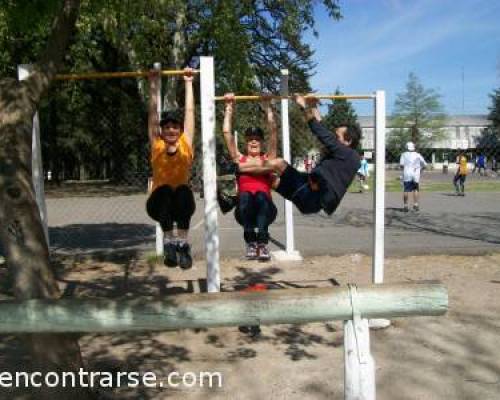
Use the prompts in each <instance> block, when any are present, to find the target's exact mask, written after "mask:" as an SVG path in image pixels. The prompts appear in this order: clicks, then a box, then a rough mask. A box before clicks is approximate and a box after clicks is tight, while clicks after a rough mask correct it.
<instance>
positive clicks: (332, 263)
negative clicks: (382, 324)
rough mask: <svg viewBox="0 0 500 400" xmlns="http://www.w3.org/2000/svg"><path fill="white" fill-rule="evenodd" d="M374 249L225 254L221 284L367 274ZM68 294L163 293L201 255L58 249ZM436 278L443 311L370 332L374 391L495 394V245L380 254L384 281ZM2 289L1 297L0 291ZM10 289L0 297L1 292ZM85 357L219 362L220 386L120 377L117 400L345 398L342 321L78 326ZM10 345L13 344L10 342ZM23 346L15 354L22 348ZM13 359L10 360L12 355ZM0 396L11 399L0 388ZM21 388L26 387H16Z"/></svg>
mask: <svg viewBox="0 0 500 400" xmlns="http://www.w3.org/2000/svg"><path fill="white" fill-rule="evenodd" d="M370 263H371V259H370V258H369V257H365V256H362V255H357V254H354V255H349V256H343V257H338V258H334V257H314V258H310V259H308V260H306V261H304V262H303V263H300V264H289V265H282V264H276V263H274V262H271V263H269V264H262V263H258V262H247V261H244V260H239V259H225V260H222V262H221V264H222V271H221V272H222V274H221V275H222V277H223V290H237V289H238V288H239V287H240V286H241V285H244V284H246V283H248V282H251V281H259V282H273V284H272V286H273V287H276V288H283V289H287V288H294V287H316V286H317V287H325V286H333V285H336V284H340V285H345V284H346V283H357V284H359V285H363V284H368V283H369V282H370V280H371V267H370ZM59 268H60V270H61V274H62V276H63V281H62V282H61V284H62V285H63V288H64V289H65V293H66V295H70V296H99V297H109V298H116V297H122V296H136V295H170V294H176V293H182V292H198V291H200V288H201V289H203V285H204V280H203V278H204V275H205V266H204V263H202V262H197V263H196V264H195V266H194V268H193V269H192V270H190V271H181V270H178V269H167V268H166V267H164V266H163V265H154V264H148V263H147V262H145V261H136V260H127V261H124V262H119V263H110V262H106V261H100V262H99V261H97V260H95V259H94V260H84V259H81V260H75V261H72V262H69V263H68V262H67V260H62V261H61V263H60V266H59ZM419 280H441V281H442V282H443V283H444V284H445V285H446V286H447V287H448V290H449V312H448V313H447V315H445V316H442V317H420V318H411V319H410V318H406V319H395V320H393V323H392V326H391V327H390V328H388V329H386V330H380V331H373V332H372V334H371V344H372V354H373V356H374V358H375V362H376V381H377V397H378V398H379V399H387V400H392V399H394V400H396V399H398V400H400V399H482V400H486V399H499V398H500V346H499V343H500V340H499V333H500V318H499V315H500V302H499V301H498V289H499V288H500V254H493V255H487V256H479V257H464V256H455V257H453V256H425V257H423V256H422V257H407V258H389V259H387V260H386V267H385V281H386V282H414V281H419ZM2 297H4V296H2ZM4 298H5V297H4ZM1 343H2V344H1V353H0V354H1V356H0V370H12V368H13V365H12V362H13V360H16V362H15V364H16V365H17V366H19V365H22V358H20V357H22V354H17V353H16V351H17V350H19V349H20V346H19V344H18V343H17V342H16V340H15V339H14V338H12V337H3V338H2V341H1ZM80 345H81V348H82V352H83V355H84V359H85V361H86V363H87V364H88V365H89V367H90V368H91V369H93V370H97V371H129V372H130V371H139V372H146V371H152V372H154V373H156V375H157V376H158V377H166V376H167V375H168V374H169V373H170V372H171V371H179V372H180V373H184V372H188V371H189V372H195V373H198V372H199V371H210V372H220V373H221V374H222V376H223V382H222V387H221V388H212V389H208V388H199V387H194V388H182V389H181V388H166V387H163V388H162V389H152V388H122V389H117V390H114V391H112V390H106V391H105V392H104V394H106V395H108V396H111V398H117V399H118V398H119V399H167V398H168V399H181V398H182V399H245V400H247V399H256V400H262V399H332V398H333V399H342V398H343V348H342V347H343V332H342V324H341V323H340V322H332V323H316V324H308V325H301V326H290V325H275V326H264V327H263V328H262V335H261V336H260V337H258V338H250V337H248V336H246V335H245V334H242V333H240V332H238V330H237V329H236V328H217V329H207V330H197V331H193V330H184V331H179V332H162V333H142V334H133V335H132V334H113V335H85V336H83V337H82V338H81V340H80ZM16 349H17V350H16ZM19 353H22V352H21V351H20V350H19ZM9 364H10V365H9ZM0 398H2V399H4V398H5V399H7V398H9V399H12V398H16V392H15V391H9V392H7V391H0ZM17 398H22V397H17Z"/></svg>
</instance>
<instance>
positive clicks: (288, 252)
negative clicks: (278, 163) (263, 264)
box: [272, 69, 302, 261]
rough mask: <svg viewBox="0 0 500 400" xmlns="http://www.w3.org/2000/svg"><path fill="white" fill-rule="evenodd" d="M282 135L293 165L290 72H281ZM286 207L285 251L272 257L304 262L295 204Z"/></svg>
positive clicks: (288, 156) (285, 70)
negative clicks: (296, 229) (297, 243)
mask: <svg viewBox="0 0 500 400" xmlns="http://www.w3.org/2000/svg"><path fill="white" fill-rule="evenodd" d="M281 96H283V98H282V99H281V134H282V145H283V159H284V160H285V161H286V162H288V163H289V164H291V163H292V157H291V154H290V121H289V115H288V99H287V98H286V96H288V70H287V69H282V70H281ZM284 205H285V243H286V245H285V250H284V251H282V250H280V251H273V252H272V255H273V257H274V258H275V259H276V260H279V261H302V256H301V255H300V253H299V252H298V251H296V250H295V237H294V226H293V204H292V202H290V201H288V200H284Z"/></svg>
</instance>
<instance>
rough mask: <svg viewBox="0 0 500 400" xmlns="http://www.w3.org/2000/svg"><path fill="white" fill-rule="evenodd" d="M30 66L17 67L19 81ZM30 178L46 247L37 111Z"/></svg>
mask: <svg viewBox="0 0 500 400" xmlns="http://www.w3.org/2000/svg"><path fill="white" fill-rule="evenodd" d="M30 72H31V66H30V65H28V64H20V65H18V66H17V76H18V78H19V80H20V81H23V80H25V79H27V78H28V77H29V76H30ZM31 176H32V180H33V187H34V189H35V197H36V203H37V204H38V210H39V212H40V219H41V220H42V225H43V232H44V234H45V240H46V241H47V246H50V241H49V227H48V217H47V206H46V204H45V189H44V174H43V162H42V146H41V144H40V120H39V118H38V111H37V112H36V113H35V115H34V116H33V138H32V143H31Z"/></svg>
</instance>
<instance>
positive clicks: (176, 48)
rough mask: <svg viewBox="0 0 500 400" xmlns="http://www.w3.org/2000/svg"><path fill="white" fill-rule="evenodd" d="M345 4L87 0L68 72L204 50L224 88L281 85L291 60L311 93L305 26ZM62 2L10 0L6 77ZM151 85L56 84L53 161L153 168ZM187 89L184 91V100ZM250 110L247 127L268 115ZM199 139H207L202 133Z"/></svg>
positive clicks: (54, 166) (4, 29) (68, 169)
mask: <svg viewBox="0 0 500 400" xmlns="http://www.w3.org/2000/svg"><path fill="white" fill-rule="evenodd" d="M338 3H339V1H338V0H322V1H318V0H284V1H275V2H272V1H267V0H238V1H237V0H214V1H204V0H142V1H133V0H105V1H98V0H81V10H80V17H79V20H78V22H77V26H76V28H77V30H76V34H75V37H74V40H73V42H72V45H71V47H70V49H69V51H68V53H67V55H66V58H65V61H66V62H65V65H66V66H67V68H66V69H65V71H62V72H76V73H78V72H86V71H130V70H138V69H146V68H150V67H151V66H152V64H153V62H156V61H159V62H161V63H162V66H163V68H164V69H171V68H175V69H178V68H182V67H184V66H185V65H188V64H191V65H193V66H195V67H196V66H197V65H196V62H197V58H198V57H199V56H201V55H212V56H214V58H215V68H216V71H215V73H216V82H217V83H216V84H217V87H216V91H217V92H218V93H224V92H226V91H234V92H236V93H250V92H256V91H270V92H277V91H278V88H279V77H280V70H281V69H283V68H287V69H288V70H289V73H290V91H291V92H307V91H309V90H310V87H309V82H308V79H309V77H310V76H311V75H312V73H313V70H314V67H315V65H314V63H313V62H312V59H311V58H312V55H313V50H312V49H311V48H310V46H309V45H308V44H306V43H304V41H303V36H304V33H305V32H307V31H312V32H313V34H317V32H315V21H314V11H315V8H316V7H317V6H321V7H323V9H326V10H327V12H328V14H329V16H330V17H331V18H332V19H333V20H337V19H339V18H341V15H340V9H339V5H338ZM61 4H62V0H32V1H15V0H0V75H1V76H3V77H5V76H11V77H16V76H17V65H18V64H21V63H35V62H37V61H38V58H39V56H40V54H41V52H42V50H43V49H44V48H45V46H46V43H47V38H48V35H49V32H50V28H51V26H52V24H53V20H54V17H55V16H56V15H57V10H58V9H59V8H60V6H61ZM174 39H175V40H174ZM174 55H175V57H174ZM170 82H174V83H175V82H176V81H175V79H171V80H170ZM167 86H169V87H170V86H172V87H173V89H174V90H175V87H176V85H165V86H164V87H167ZM179 86H182V85H179ZM144 87H145V84H144V80H142V79H138V80H135V79H132V80H123V81H120V82H119V81H99V82H97V81H96V82H85V83H82V82H67V83H64V84H62V83H55V84H54V85H53V87H52V89H51V91H50V95H49V98H46V99H44V100H43V103H42V104H41V106H40V117H41V123H42V124H43V127H42V132H50V133H49V134H47V135H45V134H43V135H42V141H43V146H44V149H45V154H44V162H45V163H46V165H45V168H46V170H47V169H51V170H52V172H53V176H56V178H57V176H58V173H59V172H61V174H62V171H64V175H61V177H63V176H64V177H66V178H70V177H71V178H78V176H79V174H80V172H81V170H82V166H83V167H84V169H85V170H86V171H87V172H86V174H87V175H88V176H89V177H96V178H99V177H103V175H106V177H111V178H112V179H116V180H122V179H123V176H122V175H123V170H125V171H130V170H132V171H144V169H145V168H147V159H146V160H145V156H146V157H147V154H145V153H146V148H147V145H146V143H145V140H146V133H145V131H146V123H145V117H146V110H145V108H146V107H145V105H146V103H147V96H148V94H147V91H146V90H145V89H144ZM179 89H180V90H177V91H176V95H177V97H178V99H179V100H181V99H182V87H181V88H179ZM197 97H199V96H197ZM178 102H179V103H180V104H182V101H178ZM250 108H251V107H249V109H250ZM241 114H242V117H243V118H242V120H241V121H238V122H236V125H237V128H238V129H240V130H243V128H244V127H246V126H249V125H252V124H256V123H259V121H258V119H260V117H259V113H258V112H257V113H255V112H252V111H249V112H248V113H241ZM300 118H301V117H300ZM299 131H300V132H299ZM299 131H296V132H295V135H297V136H299V137H301V138H304V140H306V141H308V143H303V144H301V146H302V148H307V147H311V146H312V145H313V144H310V143H309V142H310V141H313V140H314V139H311V137H310V136H311V135H310V134H309V133H308V132H307V128H306V127H305V125H304V126H302V125H300V129H299ZM304 132H305V134H304ZM293 134H294V133H293V132H292V135H293ZM299 142H301V140H299ZM195 144H196V146H199V140H197V141H196V142H195ZM304 146H305V147H304ZM96 160H101V161H99V162H96ZM125 166H126V167H125ZM103 170H105V171H106V172H105V173H104V172H103ZM58 171H59V172H58Z"/></svg>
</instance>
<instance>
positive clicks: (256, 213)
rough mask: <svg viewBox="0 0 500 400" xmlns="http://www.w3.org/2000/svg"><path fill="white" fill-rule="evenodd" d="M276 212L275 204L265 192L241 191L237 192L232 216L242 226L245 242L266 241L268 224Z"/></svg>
mask: <svg viewBox="0 0 500 400" xmlns="http://www.w3.org/2000/svg"><path fill="white" fill-rule="evenodd" d="M277 214H278V210H277V209H276V206H275V205H274V203H273V201H272V200H271V198H270V197H269V196H268V195H267V194H266V193H263V192H257V193H255V194H252V193H250V192H241V193H239V194H238V204H237V206H236V210H234V217H235V218H236V221H238V223H239V224H240V225H241V226H243V237H244V239H245V242H246V243H251V242H258V243H268V242H269V225H271V224H272V223H273V222H274V220H275V219H276V215H277ZM255 230H257V232H255Z"/></svg>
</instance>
